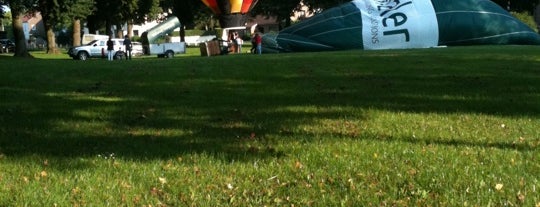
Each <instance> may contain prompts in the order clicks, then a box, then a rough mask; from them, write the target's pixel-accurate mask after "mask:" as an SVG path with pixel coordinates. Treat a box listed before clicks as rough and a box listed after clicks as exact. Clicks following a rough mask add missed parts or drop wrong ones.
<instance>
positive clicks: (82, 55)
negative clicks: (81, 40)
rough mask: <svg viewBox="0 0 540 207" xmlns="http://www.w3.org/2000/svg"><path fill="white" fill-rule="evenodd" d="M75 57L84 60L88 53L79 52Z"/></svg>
mask: <svg viewBox="0 0 540 207" xmlns="http://www.w3.org/2000/svg"><path fill="white" fill-rule="evenodd" d="M77 58H79V60H86V59H88V53H86V52H79V54H77Z"/></svg>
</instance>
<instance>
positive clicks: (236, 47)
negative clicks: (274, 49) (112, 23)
mask: <svg viewBox="0 0 540 207" xmlns="http://www.w3.org/2000/svg"><path fill="white" fill-rule="evenodd" d="M229 39H230V42H232V43H233V47H232V50H233V52H235V53H241V52H242V43H243V40H242V38H240V36H238V32H233V33H231V35H229ZM132 48H133V45H132V43H131V39H129V37H128V36H127V35H126V36H124V49H125V57H126V59H128V60H131V50H132ZM250 52H251V53H253V54H262V37H261V35H260V34H259V33H255V34H254V35H253V37H252V38H251V50H250ZM114 54H115V52H114V42H113V41H112V38H111V36H109V40H107V60H109V61H112V60H114Z"/></svg>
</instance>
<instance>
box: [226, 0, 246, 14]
mask: <svg viewBox="0 0 540 207" xmlns="http://www.w3.org/2000/svg"><path fill="white" fill-rule="evenodd" d="M229 2H230V3H231V13H240V12H241V11H242V2H243V0H229Z"/></svg>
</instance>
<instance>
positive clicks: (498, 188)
mask: <svg viewBox="0 0 540 207" xmlns="http://www.w3.org/2000/svg"><path fill="white" fill-rule="evenodd" d="M503 187H504V186H503V184H500V183H497V185H495V189H496V190H497V191H501V190H502V188H503Z"/></svg>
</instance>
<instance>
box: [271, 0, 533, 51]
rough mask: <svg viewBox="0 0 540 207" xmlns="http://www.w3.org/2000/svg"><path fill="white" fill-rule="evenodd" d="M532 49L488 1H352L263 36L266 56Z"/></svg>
mask: <svg viewBox="0 0 540 207" xmlns="http://www.w3.org/2000/svg"><path fill="white" fill-rule="evenodd" d="M479 44H530V45H540V36H539V35H538V34H537V33H536V32H534V31H533V30H532V29H531V28H529V27H528V26H526V25H525V24H524V23H522V22H520V21H519V20H517V19H516V18H514V17H513V16H512V15H511V14H509V13H508V12H507V11H505V10H504V9H502V8H501V7H499V6H498V5H497V4H495V3H493V2H491V1H490V0H452V1H448V0H354V1H352V2H350V3H346V4H343V5H341V6H338V7H334V8H331V9H328V10H325V11H324V12H322V13H320V14H317V15H315V16H314V17H312V18H310V19H307V20H305V21H303V22H300V23H297V24H294V25H293V26H291V27H288V28H286V29H284V30H282V31H281V32H279V33H278V34H277V35H265V36H264V37H263V47H264V48H263V49H264V51H265V52H294V51H327V50H345V49H400V48H428V47H434V46H441V45H448V46H452V45H479Z"/></svg>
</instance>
